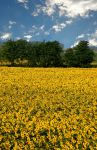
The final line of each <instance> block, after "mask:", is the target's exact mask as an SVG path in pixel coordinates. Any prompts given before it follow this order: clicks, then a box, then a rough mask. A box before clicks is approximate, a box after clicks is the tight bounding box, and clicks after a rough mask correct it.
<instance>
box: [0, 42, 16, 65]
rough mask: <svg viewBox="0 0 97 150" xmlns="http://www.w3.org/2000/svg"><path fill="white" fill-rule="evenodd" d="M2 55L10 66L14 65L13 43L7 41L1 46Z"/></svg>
mask: <svg viewBox="0 0 97 150" xmlns="http://www.w3.org/2000/svg"><path fill="white" fill-rule="evenodd" d="M2 54H3V56H4V57H5V58H6V60H7V61H9V62H10V63H11V65H14V61H15V59H16V58H17V47H16V43H15V41H13V40H8V41H7V42H5V43H4V44H3V52H2Z"/></svg>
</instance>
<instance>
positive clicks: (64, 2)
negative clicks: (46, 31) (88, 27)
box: [37, 0, 97, 18]
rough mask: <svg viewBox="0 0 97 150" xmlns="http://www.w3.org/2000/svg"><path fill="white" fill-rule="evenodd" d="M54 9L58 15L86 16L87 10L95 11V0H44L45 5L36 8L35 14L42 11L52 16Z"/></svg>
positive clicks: (96, 7) (96, 8) (96, 2)
mask: <svg viewBox="0 0 97 150" xmlns="http://www.w3.org/2000/svg"><path fill="white" fill-rule="evenodd" d="M56 9H57V11H58V12H59V15H60V16H63V15H64V16H68V17H72V18H74V17H77V16H82V17H86V16H88V14H89V11H97V0H80V1H78V0H46V2H45V6H40V7H38V8H37V14H38V13H40V12H41V11H42V12H44V13H45V14H47V15H48V16H52V15H53V14H54V13H55V12H56Z"/></svg>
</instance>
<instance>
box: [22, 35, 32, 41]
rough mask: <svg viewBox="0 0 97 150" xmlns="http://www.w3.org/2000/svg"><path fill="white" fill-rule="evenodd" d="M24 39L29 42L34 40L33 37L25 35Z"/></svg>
mask: <svg viewBox="0 0 97 150" xmlns="http://www.w3.org/2000/svg"><path fill="white" fill-rule="evenodd" d="M24 38H26V39H27V41H30V39H31V38H32V35H24Z"/></svg>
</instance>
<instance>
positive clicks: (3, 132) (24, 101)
mask: <svg viewBox="0 0 97 150" xmlns="http://www.w3.org/2000/svg"><path fill="white" fill-rule="evenodd" d="M0 149H1V150H22V149H23V150H97V68H95V69H93V68H91V69H89V68H87V69H79V68H19V67H18V68H15V67H0Z"/></svg>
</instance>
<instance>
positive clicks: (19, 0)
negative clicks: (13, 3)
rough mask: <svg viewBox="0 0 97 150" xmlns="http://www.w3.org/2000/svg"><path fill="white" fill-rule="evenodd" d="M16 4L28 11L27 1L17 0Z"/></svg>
mask: <svg viewBox="0 0 97 150" xmlns="http://www.w3.org/2000/svg"><path fill="white" fill-rule="evenodd" d="M17 2H18V3H21V4H23V7H24V8H25V9H29V7H28V5H27V4H28V2H29V0H17Z"/></svg>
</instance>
